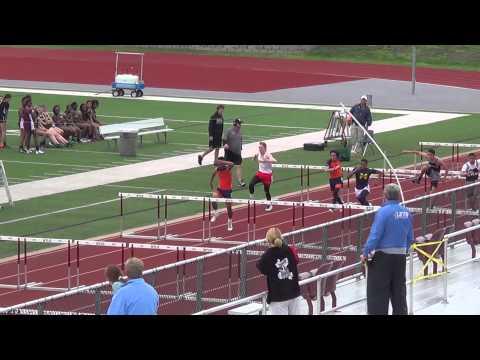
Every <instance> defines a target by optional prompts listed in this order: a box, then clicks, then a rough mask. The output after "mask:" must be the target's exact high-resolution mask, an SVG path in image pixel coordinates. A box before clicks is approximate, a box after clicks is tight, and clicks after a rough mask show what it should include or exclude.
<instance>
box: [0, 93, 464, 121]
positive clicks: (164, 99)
mask: <svg viewBox="0 0 480 360" xmlns="http://www.w3.org/2000/svg"><path fill="white" fill-rule="evenodd" d="M0 92H19V93H28V94H46V95H65V96H86V97H88V96H90V97H98V98H106V99H113V97H112V95H111V94H110V93H105V94H98V93H94V92H88V91H68V90H47V89H32V88H15V87H0ZM115 100H117V101H162V102H179V103H193V104H213V105H218V104H224V105H237V106H251V107H270V108H283V109H305V110H327V111H333V110H338V108H339V106H324V105H312V104H291V103H290V104H289V103H282V102H264V101H238V100H226V99H215V98H208V99H207V98H204V99H199V98H194V97H174V96H152V95H148V96H143V97H141V98H132V97H122V98H115ZM346 105H347V106H350V105H352V104H346ZM372 113H387V114H397V115H408V114H426V113H432V112H429V111H410V110H397V109H380V108H376V109H372ZM452 115H455V114H452ZM457 115H460V114H457Z"/></svg>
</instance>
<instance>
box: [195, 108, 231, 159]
mask: <svg viewBox="0 0 480 360" xmlns="http://www.w3.org/2000/svg"><path fill="white" fill-rule="evenodd" d="M224 109H225V107H224V106H223V105H218V106H217V111H215V113H214V114H213V115H212V116H211V117H210V121H209V122H208V149H207V150H206V151H205V152H204V153H203V154H202V155H198V164H199V165H202V161H203V158H204V157H205V156H206V155H208V154H209V153H211V152H212V151H213V150H215V160H214V164H216V163H217V159H218V150H219V149H220V147H221V146H222V136H223V111H224Z"/></svg>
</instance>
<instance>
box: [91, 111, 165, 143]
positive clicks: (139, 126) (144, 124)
mask: <svg viewBox="0 0 480 360" xmlns="http://www.w3.org/2000/svg"><path fill="white" fill-rule="evenodd" d="M125 131H136V132H137V134H138V136H139V137H140V144H142V143H143V136H144V135H150V134H156V135H157V141H158V142H160V134H161V133H163V134H164V136H165V144H166V143H167V133H168V132H170V131H174V129H170V128H169V127H168V126H167V125H165V122H164V120H163V118H156V119H147V120H139V121H132V122H126V123H122V124H112V125H104V126H100V134H101V135H102V136H103V139H104V140H107V141H108V140H113V141H114V142H115V145H117V140H118V139H120V134H121V133H122V132H125Z"/></svg>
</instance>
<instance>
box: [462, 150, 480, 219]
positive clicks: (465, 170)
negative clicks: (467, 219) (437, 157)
mask: <svg viewBox="0 0 480 360" xmlns="http://www.w3.org/2000/svg"><path fill="white" fill-rule="evenodd" d="M479 171H480V163H479V161H478V160H477V159H476V157H475V154H474V153H470V154H468V161H467V162H466V163H465V164H464V165H463V166H462V175H463V176H465V183H466V184H471V183H474V182H477V181H478V173H479ZM477 189H478V187H477V186H473V187H471V188H468V189H467V191H466V196H467V198H468V201H469V206H470V208H471V209H472V210H476V209H477V204H476V200H477V194H478V190H477Z"/></svg>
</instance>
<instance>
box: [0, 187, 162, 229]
mask: <svg viewBox="0 0 480 360" xmlns="http://www.w3.org/2000/svg"><path fill="white" fill-rule="evenodd" d="M164 190H165V189H158V192H160V191H164ZM153 192H156V191H151V193H153ZM119 200H120V198H118V197H116V198H114V199H110V200H105V201H99V202H95V203H90V204H85V205H80V206H76V207H72V208H66V209H60V210H55V211H51V212H46V213H42V214H36V215H32V216H26V217H23V218H18V219H12V220H7V221H3V222H1V223H0V225H6V224H12V223H16V222H19V221H24V220H31V219H36V218H39V217H44V216H48V215H55V214H61V213H65V212H69V211H73V210H79V209H85V208H89V207H92V206H97V205H102V204H108V203H112V202H115V201H119Z"/></svg>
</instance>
